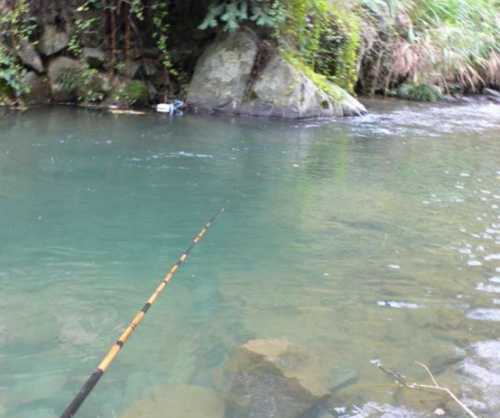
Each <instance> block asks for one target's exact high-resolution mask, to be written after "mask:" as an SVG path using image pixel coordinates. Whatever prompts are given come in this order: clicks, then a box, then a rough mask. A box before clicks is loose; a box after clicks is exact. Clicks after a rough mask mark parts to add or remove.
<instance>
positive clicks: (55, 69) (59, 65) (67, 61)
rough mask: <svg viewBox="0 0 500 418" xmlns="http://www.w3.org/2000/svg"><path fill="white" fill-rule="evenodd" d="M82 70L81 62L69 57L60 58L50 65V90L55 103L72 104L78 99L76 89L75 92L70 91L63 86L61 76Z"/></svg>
mask: <svg viewBox="0 0 500 418" xmlns="http://www.w3.org/2000/svg"><path fill="white" fill-rule="evenodd" d="M82 69H83V67H82V64H81V63H80V61H78V60H74V59H71V58H68V57H58V58H55V59H53V60H52V61H51V62H50V63H49V66H48V70H47V72H48V75H49V82H50V90H51V92H52V98H53V99H54V101H56V102H71V101H74V100H75V99H76V96H77V92H76V89H75V90H74V91H73V90H68V89H67V88H66V87H65V86H64V85H63V84H61V76H62V75H63V74H64V73H65V72H71V71H80V70H82Z"/></svg>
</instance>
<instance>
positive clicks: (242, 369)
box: [222, 340, 328, 418]
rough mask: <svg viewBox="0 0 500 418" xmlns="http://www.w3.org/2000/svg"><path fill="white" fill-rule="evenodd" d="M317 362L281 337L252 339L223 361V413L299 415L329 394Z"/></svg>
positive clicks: (254, 416)
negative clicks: (224, 411) (224, 406)
mask: <svg viewBox="0 0 500 418" xmlns="http://www.w3.org/2000/svg"><path fill="white" fill-rule="evenodd" d="M321 375H322V371H321V368H320V364H319V362H316V361H315V360H314V359H313V358H312V357H311V356H309V355H308V354H307V353H306V352H304V351H303V350H301V349H299V348H298V347H295V346H292V345H291V344H289V343H288V342H287V341H284V340H252V341H249V342H247V343H246V344H245V345H243V346H241V347H238V348H237V349H236V350H235V351H234V352H233V353H232V355H231V356H230V358H229V359H228V360H227V361H226V364H225V366H224V371H223V378H222V382H223V383H222V385H223V392H224V394H225V399H226V416H229V417H233V416H234V417H238V418H246V417H248V418H250V417H252V418H271V417H280V418H298V417H301V416H303V415H304V414H306V413H307V411H310V410H312V409H314V408H315V407H316V406H317V405H318V403H319V402H321V401H322V400H324V399H325V398H326V397H327V396H328V390H327V387H326V385H325V380H324V379H323V378H322V376H321Z"/></svg>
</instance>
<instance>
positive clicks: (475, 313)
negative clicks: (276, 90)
mask: <svg viewBox="0 0 500 418" xmlns="http://www.w3.org/2000/svg"><path fill="white" fill-rule="evenodd" d="M368 107H369V108H370V110H371V112H370V114H369V115H368V116H365V117H361V118H357V119H345V120H341V121H335V122H321V123H320V122H307V123H306V122H301V123H295V124H293V123H283V122H279V121H264V120H258V119H225V118H208V117H200V116H184V117H181V118H177V119H173V120H170V119H169V118H167V117H164V116H162V115H156V114H149V115H145V116H136V115H109V114H105V113H99V112H93V111H86V110H76V109H70V108H47V109H35V110H31V111H27V112H25V113H6V114H4V115H3V116H2V117H1V119H0V180H1V181H0V231H1V236H0V416H2V417H7V418H14V417H15V418H17V417H23V418H49V417H56V416H58V415H59V414H60V413H61V411H62V410H63V409H64V408H65V406H66V404H67V402H69V400H70V399H71V398H72V396H73V395H74V394H75V393H76V392H77V391H78V389H79V388H80V385H81V384H82V383H83V382H84V381H85V379H86V378H87V376H88V375H89V374H90V372H91V371H92V370H93V369H94V368H95V366H96V365H97V363H98V362H99V360H100V358H101V356H102V355H103V354H104V353H105V351H106V350H107V349H108V348H109V346H110V345H111V344H112V343H113V341H114V340H115V339H116V338H117V336H118V335H119V334H120V332H121V330H122V329H123V328H124V327H125V326H126V324H127V322H128V321H129V320H130V319H131V317H132V316H133V314H134V313H135V312H136V311H137V310H138V309H139V308H140V307H141V306H142V304H143V303H144V301H145V300H146V299H147V298H148V296H149V294H150V293H151V291H152V290H153V289H154V288H155V286H156V284H157V283H158V282H159V280H160V279H161V278H162V276H163V274H164V273H165V272H166V271H167V270H168V268H169V267H170V265H171V264H172V263H173V262H174V261H175V259H176V257H177V256H178V255H179V253H180V251H181V250H182V249H183V248H185V247H186V246H187V244H188V243H189V239H190V238H191V237H192V236H193V234H194V233H196V232H197V231H198V230H199V228H200V227H201V226H202V225H203V223H204V222H205V221H206V220H207V219H208V218H210V217H211V216H212V214H213V213H214V212H216V211H217V210H218V209H219V208H220V207H222V206H224V207H225V209H226V211H225V213H224V214H223V215H221V217H220V218H219V220H218V222H217V223H216V225H215V226H214V227H213V229H211V230H210V232H209V234H208V235H207V238H206V240H205V241H203V242H202V243H201V244H200V245H199V246H198V247H196V249H195V250H194V251H193V254H192V257H191V258H190V260H189V262H188V263H187V264H186V265H185V266H183V267H182V269H181V271H180V272H179V274H178V275H177V276H176V278H175V280H174V282H173V283H172V284H171V285H170V286H169V287H168V289H167V291H166V293H165V294H164V295H163V296H162V298H161V299H160V301H159V302H158V303H157V304H156V305H155V306H154V307H153V308H152V309H151V310H150V311H149V314H148V316H147V318H146V320H145V322H144V323H143V325H142V326H141V327H140V328H139V329H138V331H137V332H136V334H135V335H134V336H133V337H132V338H131V339H130V340H129V342H128V344H127V345H126V347H125V348H124V350H123V352H122V353H121V354H120V356H119V357H118V359H117V360H116V362H115V363H113V365H112V367H111V368H110V370H109V372H108V373H107V374H106V375H105V376H104V378H103V379H102V380H101V382H100V383H99V385H98V386H97V388H96V390H95V392H94V393H93V394H92V395H91V396H90V397H89V399H88V400H87V402H86V403H85V404H84V406H83V407H82V409H81V410H80V412H79V414H78V415H77V416H78V417H81V418H85V417H87V418H91V417H92V418H96V417H102V418H111V417H123V416H131V415H133V416H135V418H140V417H149V418H152V417H158V418H159V417H166V416H168V417H169V418H190V417H191V416H193V417H195V416H196V417H198V416H204V417H208V418H212V417H213V418H216V414H211V413H209V412H207V411H208V409H210V408H209V406H207V405H208V404H210V402H212V401H210V400H206V398H207V396H201V397H199V398H200V399H198V400H196V399H194V398H193V397H192V396H191V395H189V393H196V390H194V392H193V388H205V389H206V390H212V389H213V388H215V389H214V393H215V394H217V385H216V380H217V379H216V378H215V377H214V376H216V375H217V373H218V371H220V369H221V368H222V367H223V364H224V361H225V359H226V358H227V356H228V355H229V353H231V350H233V349H234V347H236V346H238V345H240V344H243V343H245V342H246V341H248V340H252V339H285V340H287V341H289V342H290V343H293V344H296V345H297V346H300V347H302V348H303V349H304V350H307V351H309V352H311V353H314V355H315V356H317V358H318V359H319V361H320V362H321V364H322V367H321V373H324V372H326V373H328V375H329V376H330V377H331V379H332V382H334V383H332V388H333V389H332V394H331V400H330V401H329V403H328V405H327V406H325V407H324V408H323V409H325V410H323V411H319V412H318V411H317V410H315V411H314V412H311V414H310V416H308V417H304V418H315V417H316V416H345V417H372V416H373V417H379V416H384V417H413V416H415V417H417V416H432V414H434V413H435V412H436V409H437V413H441V412H442V411H440V409H442V410H443V411H444V412H445V413H446V414H447V416H457V417H458V416H463V412H461V411H460V409H457V408H456V407H455V405H454V404H453V403H452V402H448V400H447V399H446V397H443V396H441V395H439V396H436V395H430V394H426V393H422V392H416V391H411V390H400V389H398V387H397V386H396V385H395V384H394V382H393V381H392V379H390V378H388V376H386V375H384V374H383V373H382V372H381V371H380V370H379V369H377V368H376V367H374V365H373V363H374V362H382V363H383V364H384V365H385V366H386V367H387V368H390V369H393V370H397V371H399V372H401V373H403V374H405V375H406V376H407V377H408V379H409V380H411V381H419V382H423V383H429V380H426V375H425V372H424V371H423V370H422V369H421V368H419V367H418V366H417V365H415V361H416V360H417V361H420V362H424V363H426V364H428V365H429V366H430V367H431V369H432V370H433V372H434V373H435V375H436V377H437V379H438V380H439V381H440V383H441V384H442V385H444V386H448V387H450V388H451V389H452V390H453V391H455V392H456V393H457V394H459V396H460V397H461V399H463V400H465V402H466V403H467V404H468V405H470V406H471V408H472V409H473V410H474V411H475V412H476V413H477V414H478V415H480V416H483V417H500V413H499V412H498V411H500V395H499V394H500V340H499V337H500V107H499V106H495V105H493V104H488V103H476V104H469V105H463V106H429V105H425V106H421V105H410V104H405V103H401V102H398V103H393V102H369V103H368ZM318 379H319V376H318ZM159 388H160V389H159ZM162 388H166V389H162ZM183 388H184V389H183ZM186 388H189V389H186ZM158 390H164V394H165V397H169V396H170V398H172V397H174V398H175V399H170V400H168V402H167V404H166V405H168V408H169V410H168V413H166V412H165V409H164V408H166V406H165V404H162V403H161V402H159V403H158V406H156V407H155V403H154V401H153V400H152V401H151V402H149V401H147V399H148V396H150V394H151V393H153V392H154V391H158ZM190 391H191V392H190ZM183 396H184V398H186V399H188V401H187V402H192V409H193V410H198V412H196V411H195V412H193V411H191V413H192V414H191V415H189V414H186V412H185V402H184V406H182V405H181V406H178V405H179V404H182V402H181V401H179V399H180V398H182V397H183ZM193 396H194V395H193ZM214 396H217V395H214ZM145 399H146V401H145ZM204 399H205V401H206V403H207V405H205V404H204V403H203V402H204ZM148 402H149V403H148ZM138 405H139V406H138ZM141 405H142V406H141ZM162 405H163V406H162ZM176 405H177V406H178V407H177V406H176ZM210 405H211V404H210ZM142 407H144V408H145V409H148V408H149V411H150V412H149V415H147V414H144V415H141V413H140V412H139V413H138V412H134V413H132V414H130V413H129V412H130V411H131V410H132V411H134V408H136V409H135V411H137V410H138V409H137V408H139V410H140V408H142ZM176 408H178V410H176ZM183 408H184V409H183ZM199 411H203V414H202V415H200V413H199ZM127 414H129V415H127ZM197 414H198V415H197ZM322 414H323V415H322ZM325 414H326V415H325ZM328 414H329V415H328ZM226 415H227V414H226ZM228 418H232V417H228ZM238 418H239V417H238ZM277 418H279V417H277Z"/></svg>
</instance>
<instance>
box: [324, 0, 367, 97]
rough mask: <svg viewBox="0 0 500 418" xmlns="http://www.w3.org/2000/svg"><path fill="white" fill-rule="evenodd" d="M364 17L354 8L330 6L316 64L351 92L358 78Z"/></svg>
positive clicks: (325, 73)
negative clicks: (362, 19) (361, 18)
mask: <svg viewBox="0 0 500 418" xmlns="http://www.w3.org/2000/svg"><path fill="white" fill-rule="evenodd" d="M360 44H361V21H360V18H359V17H358V16H357V15H356V14H355V13H354V12H353V11H351V10H349V9H345V8H343V7H340V6H336V7H331V8H330V10H329V12H328V14H327V16H326V17H325V18H324V23H323V25H322V27H321V34H320V42H319V48H318V50H317V52H315V56H314V68H315V70H316V71H317V72H319V73H321V74H324V75H326V76H327V77H329V78H330V79H331V80H332V81H334V82H335V83H337V84H338V85H339V86H341V87H343V88H344V89H346V90H347V91H349V92H351V93H352V92H353V91H354V87H355V85H356V82H357V79H358V60H359V51H360Z"/></svg>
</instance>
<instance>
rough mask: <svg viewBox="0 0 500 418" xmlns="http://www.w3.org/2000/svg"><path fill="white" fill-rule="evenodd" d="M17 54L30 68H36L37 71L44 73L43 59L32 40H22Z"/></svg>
mask: <svg viewBox="0 0 500 418" xmlns="http://www.w3.org/2000/svg"><path fill="white" fill-rule="evenodd" d="M17 56H18V57H19V59H20V60H21V61H22V62H23V64H25V65H26V66H28V67H29V68H31V69H33V70H35V71H36V72H37V73H43V71H44V67H43V63H42V59H41V58H40V55H38V52H37V51H36V50H35V47H34V46H33V44H31V43H30V42H28V41H26V40H24V39H23V40H22V41H21V42H20V45H19V48H18V49H17Z"/></svg>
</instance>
